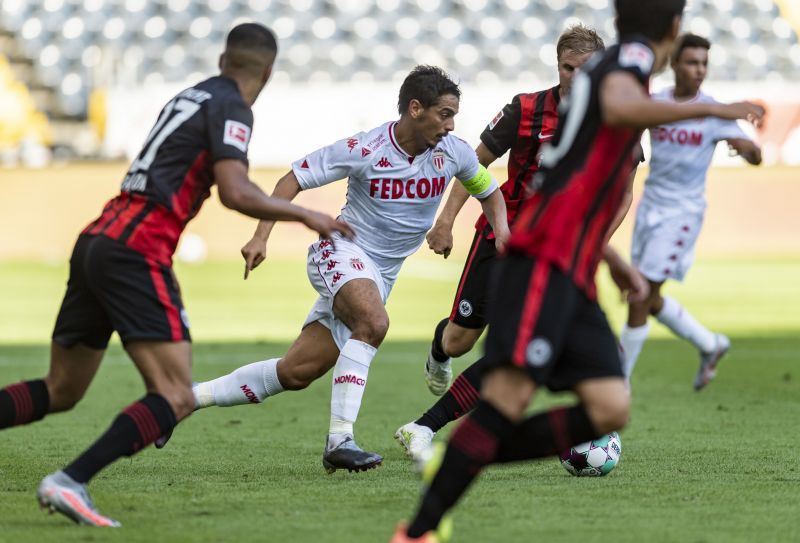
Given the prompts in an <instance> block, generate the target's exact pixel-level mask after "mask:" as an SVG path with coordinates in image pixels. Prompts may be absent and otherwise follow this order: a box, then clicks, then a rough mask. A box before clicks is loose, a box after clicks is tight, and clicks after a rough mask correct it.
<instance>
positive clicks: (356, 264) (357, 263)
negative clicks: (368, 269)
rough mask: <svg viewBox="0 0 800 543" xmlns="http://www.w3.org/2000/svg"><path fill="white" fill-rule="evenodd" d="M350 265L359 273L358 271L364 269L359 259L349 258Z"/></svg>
mask: <svg viewBox="0 0 800 543" xmlns="http://www.w3.org/2000/svg"><path fill="white" fill-rule="evenodd" d="M350 265H351V266H352V267H353V269H355V270H359V271H360V270H363V269H364V263H363V262H361V259H360V258H351V259H350Z"/></svg>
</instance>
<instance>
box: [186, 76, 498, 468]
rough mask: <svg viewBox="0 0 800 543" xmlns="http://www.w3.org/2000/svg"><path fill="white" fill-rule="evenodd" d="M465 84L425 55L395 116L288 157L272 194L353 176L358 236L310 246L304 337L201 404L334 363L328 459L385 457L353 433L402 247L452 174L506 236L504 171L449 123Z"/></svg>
mask: <svg viewBox="0 0 800 543" xmlns="http://www.w3.org/2000/svg"><path fill="white" fill-rule="evenodd" d="M460 95H461V91H460V90H459V88H458V85H456V84H455V83H453V82H452V81H451V80H450V79H449V77H447V75H446V74H445V73H444V72H443V71H442V70H440V69H439V68H436V67H431V66H418V67H416V68H415V69H414V70H413V71H412V72H411V73H410V74H409V75H408V77H406V79H405V81H404V82H403V85H402V86H401V88H400V96H399V100H398V109H399V111H400V120H399V121H396V122H389V123H386V124H384V125H382V126H379V127H377V128H374V129H372V130H370V131H369V132H361V133H358V134H356V135H354V136H352V137H350V138H346V139H343V140H341V141H338V142H336V143H334V144H332V145H329V146H327V147H323V148H322V149H319V150H317V151H314V152H313V153H310V154H309V155H306V156H305V157H303V158H301V159H300V160H298V161H296V162H295V163H293V164H292V170H291V171H290V172H289V173H287V174H286V175H285V176H284V177H283V178H281V180H280V181H279V182H278V184H277V186H276V187H275V191H274V193H273V196H275V197H278V198H285V199H287V200H291V199H292V198H294V197H295V196H296V195H297V194H298V193H299V192H300V191H301V190H307V189H312V188H314V187H319V186H322V185H326V184H328V183H332V182H334V181H337V180H340V179H344V178H348V181H347V200H346V202H345V205H344V207H343V208H342V218H344V219H345V220H346V221H347V222H348V223H349V224H352V225H353V227H354V229H355V230H356V233H357V236H356V238H355V239H354V240H353V241H352V242H350V241H347V240H345V239H342V238H340V237H334V240H333V241H334V242H335V246H334V245H333V243H332V242H331V241H328V240H320V241H318V242H315V243H313V244H312V245H311V247H310V248H309V251H308V266H307V271H308V277H309V280H310V281H311V284H312V286H313V287H314V288H315V289H316V291H317V292H318V293H319V298H318V299H317V302H316V303H315V304H314V306H313V307H312V309H311V312H310V313H309V315H308V317H307V318H306V321H305V323H304V324H303V329H302V331H301V333H300V335H299V337H298V338H297V339H296V340H295V342H294V343H293V344H292V346H291V347H289V350H288V351H287V352H286V354H285V355H284V356H283V357H282V358H272V359H269V360H265V361H261V362H255V363H253V364H250V365H247V366H243V367H241V368H239V369H237V370H235V371H233V372H232V373H230V374H228V375H225V376H223V377H220V378H218V379H215V380H213V381H208V382H205V383H200V384H198V385H197V386H195V388H194V392H195V397H196V400H197V406H198V408H202V407H208V406H211V405H218V406H231V405H239V404H246V403H260V402H263V401H264V400H265V399H266V398H268V397H270V396H274V395H276V394H278V393H280V392H283V391H284V390H301V389H303V388H306V387H307V386H308V385H309V384H311V383H312V382H313V381H314V380H316V379H318V378H319V377H321V376H322V375H325V373H327V372H328V370H330V369H331V368H334V371H333V386H332V391H331V419H330V427H329V432H328V437H327V440H326V443H325V450H324V453H323V456H322V463H323V465H324V467H325V469H326V470H327V471H328V472H329V473H332V472H334V471H336V470H337V469H348V470H350V471H363V470H367V469H370V468H374V467H376V466H378V465H379V464H380V463H381V462H382V460H383V459H382V457H381V456H380V455H378V454H376V453H372V452H366V451H364V450H362V449H361V448H360V447H359V446H358V445H357V444H356V442H355V440H354V437H353V424H354V423H355V421H356V418H357V416H358V411H359V409H360V407H361V399H362V396H363V394H364V387H365V386H366V384H367V374H368V372H369V367H370V364H371V363H372V360H373V358H374V357H375V353H376V351H377V348H378V347H379V346H380V344H381V342H382V341H383V338H384V336H385V335H386V332H387V330H388V328H389V317H388V315H387V314H386V309H385V307H384V305H385V303H386V299H387V298H388V296H389V293H390V292H391V290H392V286H393V285H394V282H395V279H396V278H397V274H398V272H399V271H400V267H401V265H402V264H403V261H404V260H405V258H406V257H407V256H408V255H410V254H411V253H413V252H414V251H416V250H417V248H419V246H420V244H421V243H422V240H423V239H424V237H425V232H427V231H428V229H429V228H430V227H431V224H432V223H433V218H434V215H435V214H436V209H437V207H438V205H439V203H440V201H441V199H442V195H443V194H444V191H445V188H446V186H447V183H449V182H450V179H451V178H453V177H456V178H458V179H459V180H460V181H461V185H462V186H463V187H464V189H465V191H466V192H468V193H469V194H471V195H472V196H474V197H476V198H478V199H479V200H480V201H481V206H482V207H483V210H484V212H485V213H486V216H487V217H488V221H489V222H490V223H491V224H492V226H493V228H494V231H495V233H496V236H497V243H498V245H500V246H502V244H503V243H504V240H505V239H507V237H508V225H507V223H506V218H505V217H506V209H505V204H504V203H503V197H502V193H501V192H500V191H498V190H497V188H498V187H497V182H496V181H495V180H494V179H493V178H492V177H491V175H489V173H488V172H487V171H486V168H484V167H483V166H482V165H481V164H480V163H479V162H478V158H477V157H476V156H475V151H473V150H472V148H470V147H469V145H468V144H467V143H466V142H464V141H463V140H461V139H459V138H457V137H455V136H452V135H449V133H450V132H451V131H452V130H453V128H454V117H455V115H456V114H457V113H458V107H459V97H460ZM272 227H273V223H272V222H261V223H260V224H259V226H258V229H257V230H256V233H255V236H254V237H253V239H252V240H251V241H250V242H248V243H247V244H246V245H245V247H244V248H243V249H242V254H243V256H244V257H245V260H246V269H247V270H251V269H253V268H255V267H256V266H258V265H259V264H260V263H261V262H263V260H264V258H265V256H266V242H267V239H268V238H269V234H270V232H271V231H272Z"/></svg>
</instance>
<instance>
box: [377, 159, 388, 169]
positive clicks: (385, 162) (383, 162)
mask: <svg viewBox="0 0 800 543" xmlns="http://www.w3.org/2000/svg"><path fill="white" fill-rule="evenodd" d="M375 167H376V168H391V167H392V163H391V162H389V160H388V159H387V158H386V157H383V158H381V159H380V160H379V161H378V163H377V164H375Z"/></svg>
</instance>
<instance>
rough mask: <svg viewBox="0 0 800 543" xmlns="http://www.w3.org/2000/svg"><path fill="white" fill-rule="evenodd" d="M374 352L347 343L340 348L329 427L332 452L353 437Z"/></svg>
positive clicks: (355, 342)
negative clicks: (345, 439)
mask: <svg viewBox="0 0 800 543" xmlns="http://www.w3.org/2000/svg"><path fill="white" fill-rule="evenodd" d="M376 351H377V349H376V348H375V347H373V346H372V345H369V344H367V343H364V342H363V341H358V340H357V339H349V340H347V342H346V343H345V344H344V347H342V350H341V352H340V353H339V358H338V360H336V366H335V367H334V368H333V385H332V389H331V425H330V429H329V435H328V446H329V447H331V448H333V447H336V446H337V445H338V444H339V443H341V442H342V441H343V440H344V437H345V435H347V434H350V435H352V433H353V423H354V422H355V421H356V419H357V418H358V411H359V409H361V398H363V396H364V387H366V385H367V374H368V373H369V365H370V363H372V359H373V358H374V357H375V353H376Z"/></svg>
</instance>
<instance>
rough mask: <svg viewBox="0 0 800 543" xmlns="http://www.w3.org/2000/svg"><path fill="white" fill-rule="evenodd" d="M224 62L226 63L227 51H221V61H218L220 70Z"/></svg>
mask: <svg viewBox="0 0 800 543" xmlns="http://www.w3.org/2000/svg"><path fill="white" fill-rule="evenodd" d="M224 63H225V53H221V54H220V55H219V62H218V63H217V64H218V65H219V71H222V65H223V64H224Z"/></svg>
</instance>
